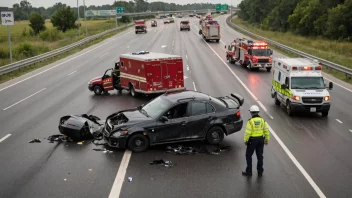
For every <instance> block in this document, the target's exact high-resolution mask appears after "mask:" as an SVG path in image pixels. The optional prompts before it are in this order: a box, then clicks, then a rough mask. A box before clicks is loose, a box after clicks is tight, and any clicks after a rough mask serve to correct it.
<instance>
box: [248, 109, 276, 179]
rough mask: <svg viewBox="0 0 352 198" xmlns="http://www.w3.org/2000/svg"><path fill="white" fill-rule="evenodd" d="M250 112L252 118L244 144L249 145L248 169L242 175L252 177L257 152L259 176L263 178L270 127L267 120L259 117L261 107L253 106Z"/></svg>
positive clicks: (249, 121)
mask: <svg viewBox="0 0 352 198" xmlns="http://www.w3.org/2000/svg"><path fill="white" fill-rule="evenodd" d="M249 112H250V113H251V115H252V118H251V119H249V120H248V121H247V127H246V132H245V134H244V143H245V145H247V150H246V161H247V168H246V171H243V172H242V175H244V176H252V155H253V153H254V151H255V153H256V155H257V159H258V164H257V171H258V176H262V175H263V171H264V169H263V151H264V144H265V145H267V144H268V142H269V139H270V133H269V127H268V124H267V123H266V122H265V120H264V119H263V118H261V117H260V116H259V107H258V106H257V105H253V106H251V107H250V109H249Z"/></svg>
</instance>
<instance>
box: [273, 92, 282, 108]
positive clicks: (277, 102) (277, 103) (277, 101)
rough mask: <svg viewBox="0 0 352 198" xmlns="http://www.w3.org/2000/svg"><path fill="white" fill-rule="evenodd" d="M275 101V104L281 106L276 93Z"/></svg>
mask: <svg viewBox="0 0 352 198" xmlns="http://www.w3.org/2000/svg"><path fill="white" fill-rule="evenodd" d="M274 100H275V104H276V105H280V103H281V102H280V100H279V99H277V94H276V93H275V99H274Z"/></svg>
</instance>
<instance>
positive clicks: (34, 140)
mask: <svg viewBox="0 0 352 198" xmlns="http://www.w3.org/2000/svg"><path fill="white" fill-rule="evenodd" d="M41 142H42V141H40V139H33V140H31V141H29V142H28V143H41Z"/></svg>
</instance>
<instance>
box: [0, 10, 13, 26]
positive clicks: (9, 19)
mask: <svg viewBox="0 0 352 198" xmlns="http://www.w3.org/2000/svg"><path fill="white" fill-rule="evenodd" d="M1 25H15V20H14V17H13V12H1Z"/></svg>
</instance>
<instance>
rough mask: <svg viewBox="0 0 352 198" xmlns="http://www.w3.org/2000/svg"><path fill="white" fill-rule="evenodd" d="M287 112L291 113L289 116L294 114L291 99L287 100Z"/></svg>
mask: <svg viewBox="0 0 352 198" xmlns="http://www.w3.org/2000/svg"><path fill="white" fill-rule="evenodd" d="M286 112H287V115H289V116H291V115H292V109H291V103H290V101H289V100H287V102H286Z"/></svg>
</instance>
